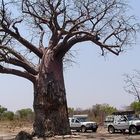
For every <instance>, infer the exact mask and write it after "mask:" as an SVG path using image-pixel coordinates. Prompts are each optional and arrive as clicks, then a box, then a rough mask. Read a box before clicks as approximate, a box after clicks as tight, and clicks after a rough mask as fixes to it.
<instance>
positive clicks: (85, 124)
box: [69, 115, 98, 132]
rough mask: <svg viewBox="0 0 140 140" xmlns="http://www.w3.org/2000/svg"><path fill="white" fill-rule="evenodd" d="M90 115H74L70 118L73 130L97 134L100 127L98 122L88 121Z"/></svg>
mask: <svg viewBox="0 0 140 140" xmlns="http://www.w3.org/2000/svg"><path fill="white" fill-rule="evenodd" d="M87 118H88V115H73V117H70V118H69V123H70V128H71V130H77V131H81V132H86V130H92V131H93V132H96V130H97V128H98V125H97V123H96V122H93V121H87Z"/></svg>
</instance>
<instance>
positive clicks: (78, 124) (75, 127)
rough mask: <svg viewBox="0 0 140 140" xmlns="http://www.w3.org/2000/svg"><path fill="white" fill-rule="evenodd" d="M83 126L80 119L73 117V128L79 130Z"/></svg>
mask: <svg viewBox="0 0 140 140" xmlns="http://www.w3.org/2000/svg"><path fill="white" fill-rule="evenodd" d="M80 128H81V123H80V121H79V120H77V119H75V118H73V119H72V120H71V129H74V130H78V129H80Z"/></svg>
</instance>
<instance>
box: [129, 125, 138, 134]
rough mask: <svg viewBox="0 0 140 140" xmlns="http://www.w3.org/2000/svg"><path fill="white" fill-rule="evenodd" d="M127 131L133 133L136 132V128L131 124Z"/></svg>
mask: <svg viewBox="0 0 140 140" xmlns="http://www.w3.org/2000/svg"><path fill="white" fill-rule="evenodd" d="M129 133H130V134H132V135H135V134H136V133H137V128H136V127H135V126H131V127H130V128H129Z"/></svg>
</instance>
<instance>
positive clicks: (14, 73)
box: [0, 65, 35, 83]
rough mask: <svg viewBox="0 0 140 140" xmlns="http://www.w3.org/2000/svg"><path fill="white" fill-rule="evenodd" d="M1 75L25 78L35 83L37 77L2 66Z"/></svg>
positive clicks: (0, 67) (0, 66)
mask: <svg viewBox="0 0 140 140" xmlns="http://www.w3.org/2000/svg"><path fill="white" fill-rule="evenodd" d="M0 73H3V74H13V75H16V76H20V77H23V78H26V79H28V80H30V81H31V82H33V83H34V82H35V77H34V76H33V75H31V74H29V73H27V72H22V71H20V70H15V69H10V68H5V67H3V66H2V65H0Z"/></svg>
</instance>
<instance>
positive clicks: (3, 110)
mask: <svg viewBox="0 0 140 140" xmlns="http://www.w3.org/2000/svg"><path fill="white" fill-rule="evenodd" d="M5 111H7V108H5V107H2V106H1V105H0V120H1V118H2V115H3V113H4V112H5Z"/></svg>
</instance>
